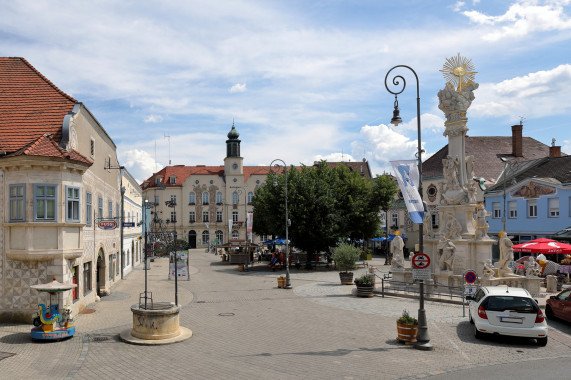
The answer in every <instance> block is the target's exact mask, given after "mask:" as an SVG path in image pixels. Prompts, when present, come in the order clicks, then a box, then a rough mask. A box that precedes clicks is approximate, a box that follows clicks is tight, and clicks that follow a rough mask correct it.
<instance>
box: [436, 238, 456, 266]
mask: <svg viewBox="0 0 571 380" xmlns="http://www.w3.org/2000/svg"><path fill="white" fill-rule="evenodd" d="M437 249H438V251H439V252H440V258H439V259H438V265H439V266H440V270H441V271H452V267H453V266H454V257H455V254H456V246H455V245H454V243H452V241H451V240H450V239H447V238H443V239H441V240H440V241H439V242H438V246H437Z"/></svg>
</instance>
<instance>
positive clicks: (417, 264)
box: [412, 253, 430, 269]
mask: <svg viewBox="0 0 571 380" xmlns="http://www.w3.org/2000/svg"><path fill="white" fill-rule="evenodd" d="M412 266H413V267H414V268H417V269H425V268H428V267H429V266H430V257H429V256H428V255H427V254H425V253H417V254H416V255H414V256H413V257H412Z"/></svg>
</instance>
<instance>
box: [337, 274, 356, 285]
mask: <svg viewBox="0 0 571 380" xmlns="http://www.w3.org/2000/svg"><path fill="white" fill-rule="evenodd" d="M339 279H340V280H341V285H353V272H339Z"/></svg>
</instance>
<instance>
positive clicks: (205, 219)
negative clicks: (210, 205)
mask: <svg viewBox="0 0 571 380" xmlns="http://www.w3.org/2000/svg"><path fill="white" fill-rule="evenodd" d="M202 221H203V222H204V223H208V222H210V220H209V218H208V211H202Z"/></svg>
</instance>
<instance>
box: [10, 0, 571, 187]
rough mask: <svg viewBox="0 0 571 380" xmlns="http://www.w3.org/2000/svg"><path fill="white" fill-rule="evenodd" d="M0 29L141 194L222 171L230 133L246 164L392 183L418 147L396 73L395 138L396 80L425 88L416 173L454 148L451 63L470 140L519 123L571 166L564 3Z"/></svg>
mask: <svg viewBox="0 0 571 380" xmlns="http://www.w3.org/2000/svg"><path fill="white" fill-rule="evenodd" d="M0 14H1V15H2V17H0V54H1V55H2V56H5V57H23V58H26V59H27V60H28V61H29V62H30V63H31V64H32V65H33V66H34V67H35V68H36V69H37V70H38V71H39V72H41V73H42V74H43V75H45V76H46V77H47V78H48V79H49V80H51V81H52V82H53V83H54V84H55V85H56V86H57V87H59V88H60V89H61V90H62V91H64V92H66V93H68V94H69V95H71V96H73V97H74V98H75V99H77V100H78V101H80V102H82V103H83V104H84V105H85V106H86V107H87V108H88V109H89V110H90V111H91V113H92V114H93V115H94V116H95V118H96V119H97V120H98V121H99V123H100V124H101V125H102V126H103V128H104V129H105V130H106V131H107V133H108V134H109V135H110V136H111V138H112V139H113V140H114V142H115V144H116V145H117V154H118V158H119V162H120V163H121V165H124V166H125V167H126V168H127V169H128V170H129V172H130V173H131V174H132V175H133V176H134V177H135V178H136V179H138V180H139V181H142V180H144V179H146V178H148V177H150V176H151V175H152V174H153V172H157V171H158V170H160V169H161V168H162V167H164V166H166V165H168V164H169V162H170V163H171V164H172V165H223V160H224V157H225V154H226V144H225V142H226V139H227V133H228V132H229V130H230V129H231V127H232V123H234V125H235V127H236V129H237V130H238V131H239V133H240V139H241V155H242V157H244V164H245V165H269V164H270V162H271V161H272V160H274V159H276V158H279V159H282V160H284V161H285V162H286V163H287V164H288V165H299V164H306V165H310V164H313V162H314V161H316V160H321V159H326V160H328V161H360V160H362V159H363V158H365V159H367V160H368V161H369V164H370V167H371V170H372V172H373V174H374V175H378V174H382V173H383V172H390V171H391V168H390V164H389V161H390V160H400V159H414V157H415V153H416V151H417V141H418V140H417V132H418V131H417V120H416V90H417V81H416V79H415V76H414V73H413V72H412V71H409V70H407V69H404V70H402V71H396V70H393V71H392V72H391V73H392V74H395V75H396V74H400V75H402V76H403V77H404V78H405V80H406V87H405V89H404V90H403V92H402V94H400V95H399V98H398V101H399V108H400V115H401V117H402V118H403V121H404V123H403V124H401V125H400V126H396V127H395V126H393V125H390V124H389V122H390V119H391V118H392V111H393V103H394V95H392V94H390V93H389V92H388V90H387V88H386V87H385V76H386V75H387V72H388V71H389V70H390V69H391V68H392V67H394V66H396V65H407V66H409V67H411V68H412V69H413V70H414V72H416V75H417V76H418V88H419V92H420V113H421V125H422V128H421V132H422V137H421V142H422V146H423V149H424V150H425V152H426V153H425V154H424V155H423V159H425V158H427V157H429V156H430V155H431V154H434V153H435V152H437V151H438V150H440V149H441V148H442V147H443V146H444V145H446V144H447V143H448V141H447V139H446V138H445V137H444V136H443V135H442V133H443V131H444V114H443V113H442V111H440V110H439V109H438V97H437V93H438V91H439V90H440V89H442V88H444V86H445V82H446V80H445V79H444V77H443V74H442V72H440V70H441V69H442V68H443V65H444V63H445V62H446V59H447V58H451V57H455V56H457V55H458V53H460V54H461V56H462V57H466V58H467V59H471V60H472V61H471V62H472V64H473V65H474V66H475V70H476V71H477V74H475V82H477V83H479V88H478V89H477V90H476V91H475V92H474V95H475V97H476V99H475V100H474V101H473V103H472V105H471V107H470V109H469V110H468V114H467V116H468V128H469V131H468V135H470V136H511V128H510V127H511V125H513V124H518V123H520V122H522V123H523V126H524V127H523V135H524V136H527V137H532V138H534V139H536V140H538V141H540V142H543V143H545V144H547V145H551V144H552V139H553V138H555V140H556V141H555V144H556V145H559V146H561V147H562V151H563V152H564V153H568V154H571V132H570V128H569V127H570V126H571V123H570V122H569V120H570V116H571V0H547V1H520V0H510V1H502V0H478V1H476V0H467V1H444V0H431V1H425V0H402V1H394V0H392V1H386V0H362V1H360V0H354V1H342V0H329V1H327V0H321V1H317V0H315V1H312V0H204V1H203V0H192V1H181V0H176V1H175V0H160V1H158V0H157V1H149V0H124V1H115V0H99V1H93V0H91V1H84V0H74V1H65V0H62V1H48V0H29V1H20V0H0ZM392 74H391V75H392ZM391 78H392V76H391ZM391 78H389V80H388V82H389V83H388V84H389V85H390V82H391ZM389 88H391V90H393V91H395V88H394V87H389Z"/></svg>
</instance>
